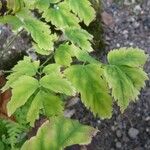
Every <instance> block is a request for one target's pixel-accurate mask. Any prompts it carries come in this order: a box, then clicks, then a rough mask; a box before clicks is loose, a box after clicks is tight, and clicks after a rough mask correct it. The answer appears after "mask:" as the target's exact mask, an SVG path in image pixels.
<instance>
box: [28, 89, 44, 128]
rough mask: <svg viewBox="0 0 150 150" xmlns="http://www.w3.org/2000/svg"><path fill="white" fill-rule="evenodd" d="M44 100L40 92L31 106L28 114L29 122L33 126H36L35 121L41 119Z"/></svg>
mask: <svg viewBox="0 0 150 150" xmlns="http://www.w3.org/2000/svg"><path fill="white" fill-rule="evenodd" d="M43 99H44V98H43V95H42V94H41V92H40V91H39V92H38V93H37V94H36V96H35V97H34V99H33V101H32V103H31V105H30V108H29V110H28V113H27V122H30V125H31V126H34V122H35V120H36V119H38V118H39V114H40V109H42V108H43V102H42V101H43Z"/></svg>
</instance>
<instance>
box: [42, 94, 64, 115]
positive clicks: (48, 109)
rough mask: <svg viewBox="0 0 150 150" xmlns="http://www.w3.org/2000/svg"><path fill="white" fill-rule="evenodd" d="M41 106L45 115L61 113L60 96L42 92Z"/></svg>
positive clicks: (61, 103)
mask: <svg viewBox="0 0 150 150" xmlns="http://www.w3.org/2000/svg"><path fill="white" fill-rule="evenodd" d="M42 98H43V107H44V110H45V114H46V116H47V117H52V116H58V115H63V109H64V108H63V102H62V100H61V99H60V97H58V96H56V95H54V94H51V93H46V92H42Z"/></svg>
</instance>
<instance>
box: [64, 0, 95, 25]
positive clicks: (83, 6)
mask: <svg viewBox="0 0 150 150" xmlns="http://www.w3.org/2000/svg"><path fill="white" fill-rule="evenodd" d="M67 2H68V3H69V6H70V8H71V9H72V11H73V12H74V13H75V14H76V15H78V16H79V18H80V20H81V21H82V20H83V21H84V23H85V24H86V25H89V24H90V22H91V21H92V20H93V19H94V18H95V11H94V9H93V7H91V3H90V2H89V0H67Z"/></svg>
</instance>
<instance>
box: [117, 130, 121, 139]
mask: <svg viewBox="0 0 150 150" xmlns="http://www.w3.org/2000/svg"><path fill="white" fill-rule="evenodd" d="M116 135H117V137H118V138H120V137H121V136H122V133H121V131H120V130H117V131H116Z"/></svg>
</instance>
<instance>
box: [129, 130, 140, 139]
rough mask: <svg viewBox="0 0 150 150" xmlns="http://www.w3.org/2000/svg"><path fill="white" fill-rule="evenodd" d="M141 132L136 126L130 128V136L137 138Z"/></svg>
mask: <svg viewBox="0 0 150 150" xmlns="http://www.w3.org/2000/svg"><path fill="white" fill-rule="evenodd" d="M138 134H139V130H137V129H136V128H130V129H129V130H128V135H129V137H130V138H132V139H135V138H137V135H138Z"/></svg>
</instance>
